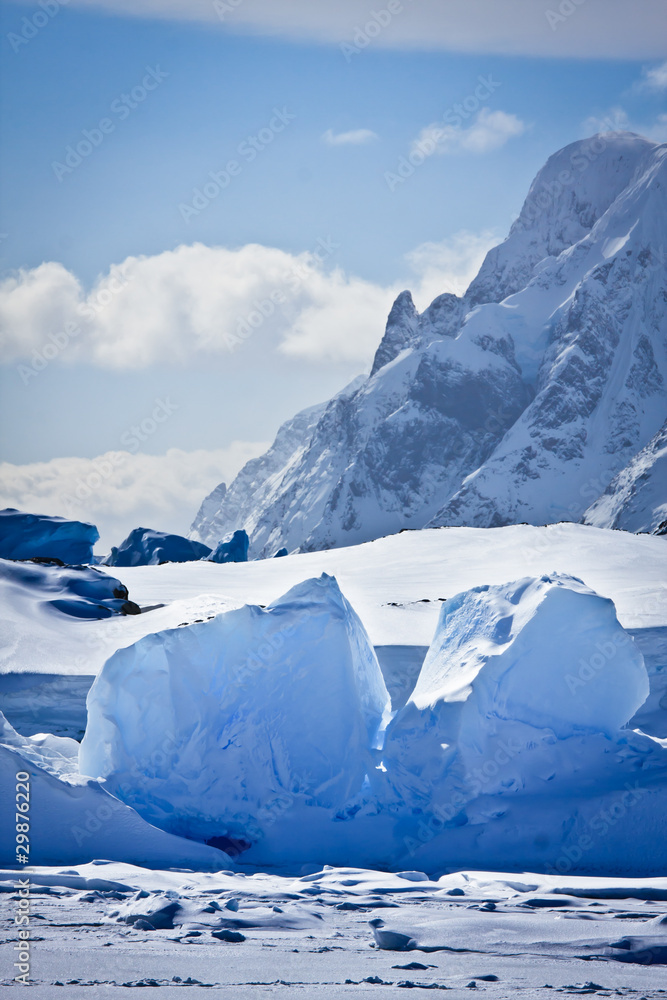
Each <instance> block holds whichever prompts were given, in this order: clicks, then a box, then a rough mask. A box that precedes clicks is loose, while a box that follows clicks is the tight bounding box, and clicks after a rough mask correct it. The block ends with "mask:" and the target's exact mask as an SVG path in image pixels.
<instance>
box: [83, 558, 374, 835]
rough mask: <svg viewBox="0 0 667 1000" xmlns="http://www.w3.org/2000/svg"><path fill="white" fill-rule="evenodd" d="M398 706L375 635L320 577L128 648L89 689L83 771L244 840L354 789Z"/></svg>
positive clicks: (190, 822) (176, 819)
mask: <svg viewBox="0 0 667 1000" xmlns="http://www.w3.org/2000/svg"><path fill="white" fill-rule="evenodd" d="M388 707H389V696H388V693H387V689H386V687H385V685H384V681H383V679H382V674H381V672H380V668H379V665H378V662H377V659H376V657H375V653H374V651H373V647H372V646H371V644H370V642H369V640H368V637H367V635H366V632H365V630H364V628H363V626H362V624H361V622H360V621H359V619H358V618H357V616H356V614H355V612H354V611H353V609H352V608H351V606H350V605H349V604H348V602H347V601H346V599H345V598H344V597H343V595H342V594H341V592H340V590H339V588H338V585H337V583H336V581H335V580H334V579H333V578H332V577H328V576H326V574H323V575H322V576H321V577H320V578H319V579H314V580H308V581H306V582H305V583H302V584H299V585H298V586H296V587H294V588H293V589H292V590H290V591H289V592H288V593H287V594H285V595H284V596H283V597H282V598H280V599H279V600H277V601H275V602H274V603H273V604H271V605H269V606H268V607H267V608H265V609H263V608H260V607H253V606H245V607H243V608H240V609H238V610H234V611H229V612H227V613H225V614H221V615H218V616H217V617H216V618H215V619H213V620H212V621H210V622H206V623H203V624H199V625H191V626H188V627H185V628H183V629H174V630H170V631H167V632H162V633H158V634H156V635H151V636H147V637H146V638H145V639H142V640H141V641H140V642H138V643H136V644H135V645H134V646H130V647H128V648H127V649H120V650H119V651H118V652H117V653H116V654H115V655H114V656H112V657H111V658H110V659H109V660H108V661H107V663H106V664H105V666H104V668H103V669H102V671H101V673H100V674H99V676H98V677H97V679H96V681H95V683H94V684H93V687H92V688H91V690H90V693H89V695H88V725H87V728H86V733H85V737H84V739H83V742H82V745H81V751H80V767H81V771H82V772H83V773H85V774H90V775H93V776H103V777H105V778H106V782H107V786H108V787H109V788H110V790H111V791H114V792H115V791H116V790H118V794H119V795H121V796H122V797H123V799H124V801H126V802H128V803H129V804H130V805H133V806H134V807H135V808H136V809H137V811H138V812H139V813H140V814H141V815H142V816H144V818H146V819H147V820H149V821H150V822H153V823H155V824H156V825H158V826H160V827H162V828H163V829H166V830H169V831H170V832H172V833H177V834H180V835H185V836H190V837H196V838H199V839H201V840H207V841H209V842H211V843H215V844H225V845H229V844H230V843H233V844H246V845H247V844H250V843H254V842H256V841H258V840H261V838H262V836H263V835H264V832H265V829H266V828H267V827H269V826H271V824H272V823H273V822H274V821H275V820H276V818H277V817H280V816H282V815H284V814H285V813H287V812H289V811H290V810H292V809H295V808H297V807H298V808H303V807H312V806H319V807H324V808H326V809H329V810H335V809H337V808H338V807H339V806H342V805H343V804H345V803H346V802H347V800H348V798H349V797H350V796H352V795H354V794H356V793H357V792H358V790H359V789H360V788H361V787H362V784H363V782H364V778H365V776H366V774H367V772H368V770H369V769H370V768H371V767H372V766H373V755H372V751H373V746H374V743H375V740H376V737H377V734H378V729H379V727H380V725H381V723H382V720H383V716H384V715H385V712H386V711H387V710H388Z"/></svg>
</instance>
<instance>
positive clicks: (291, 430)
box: [192, 133, 667, 557]
mask: <svg viewBox="0 0 667 1000" xmlns="http://www.w3.org/2000/svg"><path fill="white" fill-rule="evenodd" d="M666 180H667V145H665V144H663V145H660V144H658V143H655V142H652V141H650V140H648V139H643V138H641V137H640V136H636V135H633V134H631V133H609V134H605V135H601V136H597V137H594V138H593V139H589V140H584V141H581V142H576V143H573V144H572V145H570V146H567V147H565V148H564V149H562V150H560V151H559V152H558V153H556V154H555V155H554V156H552V157H551V158H550V159H549V160H548V161H547V163H546V165H545V166H544V168H543V169H542V170H541V171H540V172H539V173H538V175H537V177H536V178H535V181H534V182H533V185H532V186H531V189H530V191H529V194H528V197H527V199H526V202H525V204H524V206H523V208H522V211H521V214H520V216H519V218H518V219H517V221H516V222H515V223H514V225H513V226H512V229H511V231H510V234H509V236H508V237H507V239H506V240H505V241H504V243H502V244H501V245H500V246H498V247H495V248H494V249H492V250H491V251H490V252H489V254H488V255H487V257H486V259H485V261H484V263H483V265H482V267H481V269H480V272H479V274H478V276H477V278H475V280H474V281H473V282H472V284H471V286H470V288H469V289H468V292H467V293H466V295H465V296H464V297H463V298H457V297H456V296H454V295H449V294H445V295H441V296H439V297H438V298H437V299H436V300H435V301H434V302H433V303H432V304H431V305H430V306H429V308H428V309H427V310H425V312H424V313H422V314H421V315H420V314H419V313H418V312H417V310H416V309H415V307H414V304H413V302H412V298H411V296H410V293H409V292H403V293H401V295H400V296H399V297H398V299H397V300H396V302H395V304H394V306H393V308H392V310H391V313H390V315H389V319H388V322H387V327H386V331H385V335H384V337H383V339H382V342H381V344H380V346H379V348H378V351H377V353H376V356H375V360H374V362H373V366H372V370H371V374H370V376H369V377H368V379H366V380H364V381H363V382H362V384H361V385H358V386H357V387H356V388H352V389H350V388H348V390H346V391H344V392H343V393H342V394H339V395H338V396H337V397H335V398H334V399H332V400H331V401H330V402H329V403H328V404H327V405H326V406H324V407H320V408H316V409H313V410H309V411H306V412H305V413H304V414H300V415H299V416H298V417H296V418H295V419H294V421H291V422H289V423H288V424H286V425H284V426H283V428H281V430H280V432H279V434H278V437H277V439H276V442H275V444H274V445H273V447H272V448H271V449H270V451H269V452H268V453H267V454H266V455H265V456H264V457H263V458H260V459H255V460H254V461H253V462H250V463H248V465H247V466H246V467H245V468H244V469H243V470H242V471H241V473H240V474H239V476H238V477H237V479H236V480H235V482H234V483H233V484H232V485H231V487H230V488H229V490H228V492H227V494H226V495H225V496H224V497H223V499H222V502H221V503H220V504H219V506H218V509H217V512H216V513H211V508H212V507H213V506H214V504H213V503H212V499H211V498H208V499H207V501H205V504H206V507H207V509H206V512H205V513H202V512H200V514H199V515H198V517H197V519H196V520H195V523H194V525H193V529H192V537H193V538H196V539H198V540H201V541H204V542H206V543H207V544H214V543H215V542H216V541H217V537H218V536H219V535H220V534H223V533H227V532H229V531H231V530H234V529H236V528H240V527H245V528H246V530H247V531H248V534H249V535H250V537H251V550H250V555H251V557H256V556H269V555H273V554H274V553H275V551H276V550H277V549H279V548H281V547H282V546H286V547H287V548H288V549H289V550H290V551H294V550H295V549H298V550H300V551H312V550H313V549H321V548H329V547H335V546H340V545H349V544H355V543H359V542H363V541H366V540H369V539H372V538H377V537H379V536H381V535H385V534H388V533H391V532H396V531H399V530H401V529H402V528H406V527H423V526H424V525H426V524H431V525H474V526H480V527H489V526H494V525H502V524H511V523H515V522H521V521H525V522H529V523H533V524H545V523H553V522H555V521H559V520H575V521H576V520H579V519H581V517H582V516H583V515H584V512H585V511H586V509H587V508H588V507H589V505H590V503H591V501H592V500H594V499H596V498H597V497H598V496H600V494H601V493H603V492H604V490H605V489H606V488H607V487H608V485H609V483H610V481H611V480H612V479H613V478H614V476H616V475H617V474H618V473H619V472H620V470H622V469H623V468H624V467H625V466H626V465H627V464H628V462H630V461H631V459H632V458H633V456H634V455H636V454H637V453H638V452H639V451H640V450H641V449H642V448H644V447H645V446H646V445H647V444H648V442H649V441H650V440H651V438H652V437H653V436H654V435H655V434H656V433H657V432H658V430H659V428H660V427H661V425H662V424H663V421H664V419H665V414H666V413H667V279H666V269H665V266H664V265H665V260H666V257H665V243H666V242H667V228H666V219H667V203H666V202H667V199H666V193H665V192H666ZM665 499H667V498H665ZM214 536H216V537H214Z"/></svg>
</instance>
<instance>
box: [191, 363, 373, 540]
mask: <svg viewBox="0 0 667 1000" xmlns="http://www.w3.org/2000/svg"><path fill="white" fill-rule="evenodd" d="M363 381H364V380H363V378H359V379H355V381H354V382H351V383H350V385H349V386H347V387H346V388H345V389H343V390H342V392H341V393H339V397H342V396H344V395H345V394H346V393H349V392H354V391H355V389H356V388H357V387H358V386H359V385H360V384H361V383H362V382H363ZM339 397H335V398H339ZM326 406H327V404H326V403H320V404H318V405H316V406H310V407H308V408H307V409H305V410H301V412H300V413H297V415H296V416H295V417H292V419H291V420H287V421H286V422H285V423H284V424H283V425H282V427H281V428H280V430H279V431H278V433H277V435H276V439H275V441H274V442H273V444H272V445H271V447H270V448H269V450H268V451H267V452H266V453H265V454H264V455H261V456H260V457H259V458H253V459H251V460H250V461H249V462H246V464H245V465H244V466H243V468H242V469H241V471H240V472H239V474H238V476H237V477H236V479H235V480H234V482H233V483H232V484H231V486H230V487H229V488H227V487H226V486H225V483H220V484H219V485H218V486H216V488H215V489H214V490H213V491H212V492H211V493H209V495H208V496H207V497H206V498H205V499H204V501H203V503H202V505H201V507H200V508H199V510H198V512H197V516H196V517H195V519H194V521H193V523H192V527H191V529H190V533H189V537H190V538H192V539H193V540H194V541H197V542H202V543H203V544H204V545H210V546H211V548H216V547H217V545H218V542H220V541H222V539H223V538H224V537H225V536H226V535H229V534H230V533H231V532H233V531H236V530H238V529H239V528H243V527H245V528H246V530H247V532H248V534H249V535H252V534H253V529H254V526H255V524H256V522H257V520H258V512H260V511H261V510H262V509H263V507H264V506H265V504H266V503H267V500H268V499H269V498H270V497H271V496H272V495H273V492H274V491H275V489H276V486H277V485H279V484H280V483H281V482H283V480H284V479H285V478H287V477H288V475H289V473H290V470H291V469H292V467H293V466H294V465H295V464H296V463H297V462H298V460H299V458H300V457H301V455H302V454H303V451H304V450H305V449H306V448H307V447H308V444H309V443H310V439H311V437H312V433H313V430H314V429H315V427H316V426H317V423H318V421H319V419H320V417H321V416H322V414H323V413H324V410H325V409H326ZM277 548H280V546H277Z"/></svg>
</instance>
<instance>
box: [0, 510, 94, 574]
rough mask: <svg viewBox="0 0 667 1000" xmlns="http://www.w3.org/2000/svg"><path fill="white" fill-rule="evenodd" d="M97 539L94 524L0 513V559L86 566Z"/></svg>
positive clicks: (17, 512) (33, 515)
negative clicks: (56, 562) (43, 560)
mask: <svg viewBox="0 0 667 1000" xmlns="http://www.w3.org/2000/svg"><path fill="white" fill-rule="evenodd" d="M99 537H100V533H99V531H98V530H97V528H96V527H95V525H94V524H87V523H86V522H85V521H68V520H67V519H66V518H64V517H48V516H47V515H46V514H27V513H25V512H24V511H20V510H15V509H14V508H13V507H7V508H5V510H0V558H1V559H51V560H58V561H59V562H62V563H66V564H68V565H72V566H77V565H79V564H80V563H90V562H92V560H93V545H94V544H95V542H96V541H97V540H98V538H99Z"/></svg>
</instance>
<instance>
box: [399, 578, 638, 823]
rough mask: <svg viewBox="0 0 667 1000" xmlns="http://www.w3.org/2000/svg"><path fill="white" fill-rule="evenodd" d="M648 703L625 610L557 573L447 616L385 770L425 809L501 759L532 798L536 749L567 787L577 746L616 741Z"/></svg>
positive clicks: (457, 605) (493, 593)
mask: <svg viewBox="0 0 667 1000" xmlns="http://www.w3.org/2000/svg"><path fill="white" fill-rule="evenodd" d="M648 693H649V682H648V674H647V672H646V667H645V665H644V659H643V656H642V654H641V652H640V651H639V649H638V648H637V647H636V646H635V644H634V642H633V641H632V639H631V637H630V636H629V635H628V634H627V632H625V630H624V629H623V628H621V626H620V624H619V623H618V620H617V618H616V612H615V608H614V605H613V603H612V602H611V601H610V600H607V599H605V598H602V597H600V596H599V595H597V594H595V593H594V592H593V591H591V590H589V588H588V587H586V586H585V585H584V584H583V583H582V582H581V581H580V580H577V579H575V578H574V577H568V576H563V575H559V574H553V575H551V576H544V577H541V578H538V579H525V580H520V581H518V582H516V583H511V584H506V585H502V586H495V587H489V586H484V587H476V588H474V589H473V590H470V591H467V592H465V593H463V594H459V595H457V596H456V597H453V598H452V599H451V600H449V601H447V602H446V604H444V605H443V607H442V610H441V612H440V619H439V622H438V627H437V629H436V634H435V637H434V639H433V642H432V644H431V647H430V649H429V651H428V653H427V655H426V658H425V660H424V663H423V666H422V668H421V672H420V674H419V677H418V678H417V682H416V684H415V687H414V690H413V692H412V694H411V696H410V698H409V700H408V702H407V704H406V705H405V706H404V708H402V709H401V710H400V711H399V712H398V713H397V714H396V716H395V718H394V719H393V720H392V722H391V724H390V726H389V728H388V730H387V738H386V742H385V747H384V751H383V762H384V765H385V767H386V768H387V774H388V776H389V780H390V781H394V780H396V781H397V782H398V783H399V784H400V783H401V781H403V780H404V781H405V786H404V787H401V795H402V796H403V798H404V801H406V802H409V801H411V800H412V802H413V803H414V804H415V805H418V804H419V803H420V802H421V801H427V800H428V801H430V800H431V799H432V798H433V795H434V787H433V786H434V785H435V786H438V785H442V784H443V783H445V784H446V783H447V781H449V780H450V779H452V778H456V774H457V769H458V770H460V768H461V766H462V763H463V764H464V765H465V766H466V767H467V768H469V769H472V768H473V765H475V766H477V767H483V766H484V764H485V763H486V762H487V761H489V760H491V761H493V760H494V757H495V755H496V754H497V753H498V752H500V756H501V757H503V758H505V757H506V758H507V759H505V760H503V762H502V764H503V766H502V768H496V770H498V771H499V772H502V775H503V780H504V781H505V782H506V784H507V786H508V787H511V788H516V787H521V788H525V787H526V786H527V785H528V784H530V783H531V781H532V779H533V777H534V775H532V774H531V766H532V765H531V763H530V754H528V755H526V754H525V751H526V747H532V748H533V749H534V750H535V751H536V753H535V755H534V756H535V759H536V761H537V762H538V763H537V764H536V768H537V771H542V770H543V769H544V768H545V767H546V768H547V769H551V770H552V771H553V772H554V773H553V779H554V780H555V783H556V784H558V782H559V781H560V780H562V779H563V778H565V780H567V779H568V777H569V775H570V772H573V771H576V765H575V762H574V761H569V762H568V760H567V754H566V753H564V751H565V748H566V746H567V741H568V740H570V739H572V740H574V741H575V742H576V740H577V738H578V737H581V736H582V735H586V734H594V735H598V734H604V735H605V736H607V737H609V738H613V736H614V735H615V734H616V733H617V732H618V731H619V730H620V729H621V728H622V726H623V725H624V724H625V723H626V722H627V721H628V720H629V719H630V718H631V717H632V715H633V714H634V713H635V712H636V711H637V710H638V709H639V708H640V706H641V705H642V704H643V703H644V701H645V700H646V698H647V696H648ZM558 741H562V742H561V746H560V747H559V748H558V750H557V749H556V748H557V746H558ZM509 746H511V747H513V748H514V749H513V751H512V752H511V753H508V749H507V748H508V747H509ZM499 748H500V751H499ZM519 755H521V759H520V760H519V759H518V757H519ZM549 761H551V763H550V764H549ZM559 769H560V773H558V772H559ZM491 770H494V768H493V767H492V768H491ZM465 784H466V783H465V781H463V783H462V786H465ZM471 784H472V785H474V782H472V783H471ZM538 784H539V783H538ZM469 791H470V790H468V793H469ZM439 793H440V794H442V789H440V790H439ZM436 794H438V792H436ZM447 794H449V793H448V792H447V793H445V795H447Z"/></svg>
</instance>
